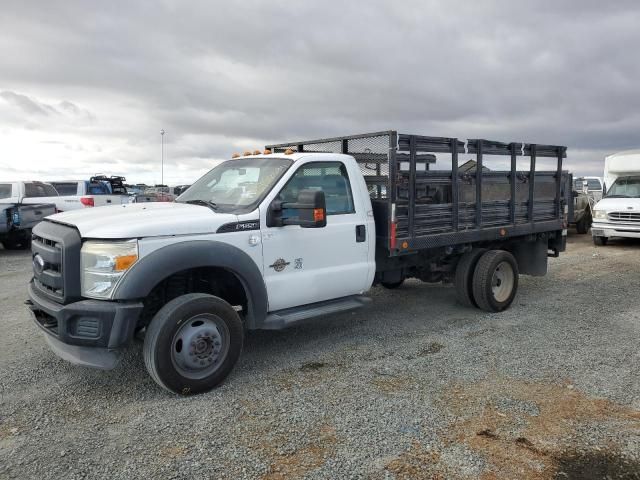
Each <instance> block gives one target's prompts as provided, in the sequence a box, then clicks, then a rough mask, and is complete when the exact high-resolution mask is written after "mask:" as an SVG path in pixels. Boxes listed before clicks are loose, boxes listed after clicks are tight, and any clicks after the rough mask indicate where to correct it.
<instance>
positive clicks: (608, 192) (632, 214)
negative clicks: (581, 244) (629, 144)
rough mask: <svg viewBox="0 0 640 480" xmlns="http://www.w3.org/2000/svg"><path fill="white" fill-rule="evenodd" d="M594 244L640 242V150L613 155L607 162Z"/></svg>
mask: <svg viewBox="0 0 640 480" xmlns="http://www.w3.org/2000/svg"><path fill="white" fill-rule="evenodd" d="M591 235H592V236H593V242H594V243H595V244H596V245H598V246H604V245H606V244H607V242H608V241H609V239H610V238H612V237H627V238H640V150H630V151H626V152H620V153H615V154H613V155H609V156H608V157H606V158H605V161H604V198H603V199H602V200H600V201H599V202H598V203H596V205H595V206H594V207H593V224H592V226H591Z"/></svg>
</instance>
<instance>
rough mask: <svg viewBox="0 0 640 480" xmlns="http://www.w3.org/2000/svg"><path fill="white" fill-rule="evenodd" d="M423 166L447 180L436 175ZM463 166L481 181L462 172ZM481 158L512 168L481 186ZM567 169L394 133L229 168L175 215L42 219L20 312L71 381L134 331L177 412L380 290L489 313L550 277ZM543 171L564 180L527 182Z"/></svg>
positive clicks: (299, 147) (231, 163)
mask: <svg viewBox="0 0 640 480" xmlns="http://www.w3.org/2000/svg"><path fill="white" fill-rule="evenodd" d="M332 152H335V153H332ZM431 152H438V153H448V154H450V155H451V169H450V170H446V171H445V170H430V169H429V165H430V164H431V163H433V161H434V160H435V156H434V155H433V154H432V153H431ZM459 153H466V154H474V157H475V159H476V162H477V169H476V170H475V171H464V172H463V171H460V172H459V171H458V154H459ZM483 155H502V156H503V158H505V159H506V162H507V164H508V168H507V169H506V171H502V172H496V171H491V172H487V171H486V169H484V168H482V165H483V164H482V162H483ZM521 155H526V156H528V157H529V158H530V165H531V168H530V169H529V170H528V171H526V172H517V171H516V162H517V157H518V156H521ZM565 156H566V148H565V147H561V146H550V145H535V144H523V143H509V144H506V143H500V142H494V141H488V140H467V141H466V142H464V141H461V140H458V139H455V138H441V137H426V136H417V135H405V134H400V133H398V132H396V131H387V132H377V133H372V134H364V135H355V136H348V137H339V138H331V139H321V140H314V141H309V142H295V143H292V144H282V145H273V146H270V147H268V149H267V150H265V151H264V152H263V153H259V154H253V155H245V156H240V157H239V158H234V159H232V160H228V161H226V162H223V163H221V164H220V165H218V166H216V167H215V168H213V169H212V170H211V171H210V172H208V173H207V174H205V175H204V176H203V177H202V178H200V179H199V180H198V181H197V182H196V183H195V184H194V185H193V186H192V187H191V188H189V189H188V190H187V191H186V192H185V193H184V194H182V195H181V196H180V197H179V198H178V199H177V201H176V202H175V203H144V204H130V205H122V206H121V207H113V208H107V209H103V211H101V212H100V215H95V214H94V213H95V212H91V211H87V210H80V211H75V212H68V213H62V214H59V215H54V216H52V217H50V218H48V219H46V220H45V221H44V222H42V223H41V224H40V225H38V226H37V227H36V229H35V230H34V235H33V242H32V250H33V272H34V276H33V280H32V282H31V283H30V284H29V289H28V293H29V300H28V302H27V303H28V306H29V309H30V311H31V312H32V314H33V318H34V319H35V323H36V325H38V327H39V328H40V329H41V330H42V331H43V332H44V333H45V337H46V339H47V342H48V343H49V345H50V347H51V348H52V349H53V351H54V352H55V353H57V354H58V355H59V356H61V357H62V358H65V359H67V360H70V361H71V362H74V363H77V364H81V365H87V366H92V367H97V368H106V369H108V368H113V367H114V366H115V365H116V363H117V361H118V358H119V355H120V352H121V349H122V348H123V347H124V346H126V345H127V344H128V343H129V342H130V341H131V339H132V338H133V337H134V335H135V333H136V332H142V331H143V330H144V331H145V339H144V347H143V350H144V361H145V364H146V367H147V369H148V371H149V373H150V375H151V376H152V377H153V379H154V380H155V381H156V382H157V383H158V384H159V385H161V386H162V387H164V388H166V389H168V390H170V391H173V392H178V393H181V394H189V393H198V392H203V391H207V390H209V389H211V388H213V387H215V386H216V385H217V384H219V383H220V382H221V381H222V380H224V378H225V377H226V376H227V375H228V374H229V373H230V372H231V370H232V368H233V366H234V365H235V363H236V361H237V360H238V357H239V355H240V352H241V349H242V345H243V340H244V334H245V331H246V330H253V329H281V328H285V327H287V326H289V325H294V324H297V323H299V322H302V321H305V320H307V319H310V318H312V317H319V316H323V315H327V314H334V313H336V312H341V311H345V310H350V309H354V308H358V307H361V306H363V305H365V304H366V303H367V301H368V300H369V299H368V298H367V297H365V296H363V295H364V294H365V293H366V292H367V291H368V290H369V289H370V288H371V286H372V285H375V284H380V285H382V286H384V287H387V288H398V287H400V286H401V284H402V282H403V281H404V280H405V279H406V278H418V279H420V280H422V281H425V282H442V281H445V282H450V283H453V284H455V286H456V290H455V292H456V296H457V299H458V301H459V302H460V303H461V304H462V305H465V306H467V307H478V308H481V309H483V310H486V311H489V312H499V311H502V310H504V309H506V308H508V307H509V306H510V305H511V303H512V302H513V299H514V297H515V295H516V292H517V287H518V276H519V274H528V275H544V274H545V273H546V271H547V258H548V256H552V257H553V256H558V254H559V253H560V252H562V251H564V249H565V244H566V221H567V218H566V212H567V201H571V191H570V189H569V191H568V192H565V190H566V189H565V188H564V187H563V186H562V185H563V183H566V178H567V174H566V172H563V170H562V161H563V158H564V157H565ZM540 157H550V158H554V159H556V160H557V168H556V169H554V170H553V171H536V159H537V158H540ZM483 185H484V187H483ZM426 301H428V300H427V299H425V302H426Z"/></svg>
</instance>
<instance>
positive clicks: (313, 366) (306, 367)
mask: <svg viewBox="0 0 640 480" xmlns="http://www.w3.org/2000/svg"><path fill="white" fill-rule="evenodd" d="M325 367H327V364H326V363H324V362H308V363H303V364H302V365H301V366H300V371H301V372H306V371H310V370H311V371H314V370H320V369H322V368H325Z"/></svg>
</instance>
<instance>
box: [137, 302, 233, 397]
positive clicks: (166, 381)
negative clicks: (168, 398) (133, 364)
mask: <svg viewBox="0 0 640 480" xmlns="http://www.w3.org/2000/svg"><path fill="white" fill-rule="evenodd" d="M243 340H244V331H243V326H242V321H241V320H240V317H239V316H238V314H237V312H236V311H235V310H234V309H233V307H232V306H231V305H230V304H229V303H227V302H225V301H224V300H222V299H221V298H218V297H214V296H212V295H207V294H204V293H190V294H187V295H182V296H180V297H178V298H175V299H173V300H171V301H170V302H168V303H167V304H166V305H165V306H164V307H162V308H161V309H160V311H159V312H158V313H157V314H156V315H155V316H154V317H153V320H152V321H151V323H150V325H149V327H148V328H147V333H146V336H145V339H144V347H143V351H144V362H145V365H146V367H147V370H148V371H149V374H150V375H151V377H152V378H153V379H154V380H155V381H156V382H157V383H158V384H159V385H160V386H162V387H164V388H166V389H167V390H170V391H172V392H176V393H180V394H182V395H189V394H193V393H201V392H206V391H209V390H211V389H212V388H214V387H215V386H217V385H218V384H219V383H221V382H222V381H223V380H224V379H225V378H226V377H227V375H229V373H230V372H231V370H232V369H233V367H234V365H235V364H236V362H237V361H238V358H239V357H240V352H241V350H242V343H243Z"/></svg>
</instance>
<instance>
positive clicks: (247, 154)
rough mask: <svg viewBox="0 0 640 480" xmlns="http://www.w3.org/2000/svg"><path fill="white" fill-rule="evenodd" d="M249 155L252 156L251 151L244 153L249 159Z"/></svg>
mask: <svg viewBox="0 0 640 480" xmlns="http://www.w3.org/2000/svg"><path fill="white" fill-rule="evenodd" d="M249 155H251V151H250V150H247V151H246V152H244V153H243V156H245V157H248V156H249Z"/></svg>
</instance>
